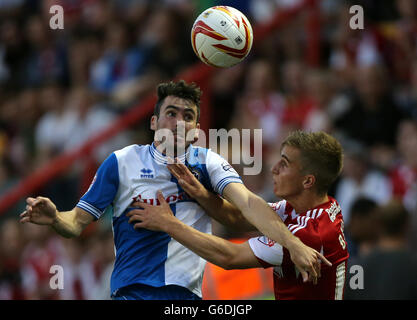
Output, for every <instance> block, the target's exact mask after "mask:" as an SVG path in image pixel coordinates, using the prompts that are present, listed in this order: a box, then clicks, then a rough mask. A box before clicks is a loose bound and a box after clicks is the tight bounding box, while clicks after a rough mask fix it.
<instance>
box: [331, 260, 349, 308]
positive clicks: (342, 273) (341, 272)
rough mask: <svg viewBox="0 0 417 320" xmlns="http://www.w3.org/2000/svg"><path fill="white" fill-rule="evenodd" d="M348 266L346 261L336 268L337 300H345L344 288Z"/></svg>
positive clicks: (335, 293) (335, 296)
mask: <svg viewBox="0 0 417 320" xmlns="http://www.w3.org/2000/svg"><path fill="white" fill-rule="evenodd" d="M345 277H346V266H345V261H343V262H342V263H341V264H339V265H338V266H337V268H336V289H335V292H334V299H335V300H342V299H343V288H344V286H345Z"/></svg>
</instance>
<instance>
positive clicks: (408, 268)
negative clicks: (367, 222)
mask: <svg viewBox="0 0 417 320" xmlns="http://www.w3.org/2000/svg"><path fill="white" fill-rule="evenodd" d="M377 214H378V220H379V224H380V228H381V234H380V238H379V240H378V244H377V247H376V248H375V249H374V250H372V252H371V253H369V254H368V255H367V256H365V257H363V258H361V259H359V260H358V262H357V264H358V265H360V266H362V267H363V271H364V273H363V275H364V286H363V289H361V290H359V289H357V290H352V291H351V292H352V295H351V296H350V298H351V299H355V300H363V299H366V300H368V299H378V300H397V299H398V300H415V299H417V273H416V270H417V260H416V257H415V256H414V255H413V254H412V253H411V252H410V250H409V248H408V247H407V235H408V234H407V231H408V227H409V224H408V223H409V214H408V212H407V211H406V210H405V208H404V207H403V206H402V204H401V203H399V202H398V201H393V202H390V203H389V204H387V205H385V206H383V207H381V208H380V210H379V212H378V213H377Z"/></svg>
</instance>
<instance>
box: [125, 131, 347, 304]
mask: <svg viewBox="0 0 417 320" xmlns="http://www.w3.org/2000/svg"><path fill="white" fill-rule="evenodd" d="M342 162H343V155H342V147H341V146H340V144H339V142H338V141H337V140H336V139H334V138H333V137H331V136H330V135H328V134H326V133H324V132H315V133H306V132H303V131H295V132H293V133H291V134H290V135H289V136H288V137H287V139H286V140H285V141H284V142H283V143H282V146H281V158H280V159H279V161H278V162H277V163H276V164H275V165H274V167H273V168H272V178H273V181H274V193H275V195H276V196H277V197H279V198H281V199H283V200H282V201H279V202H277V203H271V204H270V206H271V207H272V209H273V210H274V211H275V212H276V214H277V216H279V217H280V218H281V219H282V220H283V221H284V223H285V225H286V226H287V228H288V230H289V231H290V232H291V233H292V234H294V235H295V236H297V237H299V238H300V239H301V241H303V242H304V243H305V244H307V245H308V246H311V247H312V248H315V249H316V250H317V251H320V252H321V253H322V254H323V255H324V256H325V258H326V259H327V260H328V261H330V263H331V264H327V263H323V264H322V269H321V277H320V278H319V279H317V281H313V282H305V281H303V279H302V277H301V276H300V273H299V270H298V269H297V268H296V266H295V265H294V264H293V263H292V261H291V259H290V254H289V252H288V250H287V249H286V248H284V247H283V246H282V245H280V244H279V243H277V242H276V241H274V240H273V239H271V238H270V237H268V236H265V235H262V236H259V237H254V238H251V239H249V240H248V241H247V242H244V243H241V244H236V243H232V242H230V241H226V240H224V239H221V238H219V237H216V236H213V235H207V234H203V233H201V232H198V231H196V230H195V229H193V228H190V227H189V226H186V225H184V224H183V223H181V222H180V221H178V220H177V219H175V217H174V216H173V215H172V214H171V212H170V210H169V208H168V207H167V206H166V205H165V204H164V203H163V205H162V206H160V207H158V208H152V207H149V206H147V205H145V204H138V205H139V206H140V207H142V208H144V209H145V210H141V211H133V212H132V213H131V214H132V218H131V220H130V222H131V223H134V224H136V226H137V227H144V228H149V229H152V230H161V231H164V232H167V233H168V234H169V235H170V236H172V237H173V238H175V239H176V240H177V241H179V242H180V243H182V244H183V245H185V246H187V247H188V248H190V249H191V250H193V251H194V252H195V253H197V254H198V255H200V256H201V257H203V258H204V259H206V260H207V261H210V262H212V263H214V264H216V265H218V266H220V267H223V268H225V269H243V268H254V267H264V268H267V267H273V268H274V273H273V274H274V290H275V297H276V299H343V293H344V283H345V277H346V263H347V259H348V257H349V254H348V251H347V246H346V241H345V238H344V234H343V217H342V213H341V209H340V206H339V204H338V203H337V201H336V200H335V199H334V198H332V197H330V196H329V195H328V194H327V192H328V189H329V187H330V185H331V184H332V183H333V182H334V181H335V179H336V178H337V176H338V175H339V174H340V171H341V169H342ZM170 170H171V172H173V174H174V175H175V176H176V177H177V179H178V180H179V183H180V185H181V186H182V187H183V188H184V190H185V191H186V192H187V193H188V194H189V195H190V196H192V197H195V198H196V199H197V200H198V201H199V203H200V204H201V205H202V207H203V208H205V209H206V211H207V212H208V214H210V215H211V216H212V217H213V218H215V219H217V220H219V221H220V222H222V223H223V224H225V225H229V226H239V225H240V227H242V226H243V227H248V223H247V222H246V221H245V219H244V217H243V215H241V214H239V213H238V212H236V211H238V209H237V208H234V206H232V205H231V204H230V203H228V202H227V201H225V200H224V199H220V198H218V197H217V196H215V195H213V194H212V193H210V192H209V191H207V190H206V189H204V187H203V186H202V185H201V184H199V183H198V181H196V180H195V179H193V176H192V175H191V174H190V173H189V172H188V170H187V168H186V167H185V166H184V165H182V164H173V165H170ZM158 197H159V199H160V202H163V201H164V200H163V197H162V195H159V196H158ZM137 221H141V222H137ZM241 229H242V228H241Z"/></svg>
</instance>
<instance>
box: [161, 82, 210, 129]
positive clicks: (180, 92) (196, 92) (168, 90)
mask: <svg viewBox="0 0 417 320" xmlns="http://www.w3.org/2000/svg"><path fill="white" fill-rule="evenodd" d="M157 94H158V101H157V102H156V105H155V109H154V115H156V116H157V117H159V113H160V111H161V105H162V104H163V103H164V100H165V98H166V97H167V96H174V97H178V98H182V99H185V100H188V101H191V102H192V103H194V104H195V105H196V107H197V121H198V120H199V119H200V98H201V95H202V94H203V92H202V91H201V89H200V88H199V87H198V86H197V85H196V84H195V83H194V82H192V83H187V82H185V81H184V80H180V81H178V82H174V81H170V82H166V83H160V84H159V85H158V87H157Z"/></svg>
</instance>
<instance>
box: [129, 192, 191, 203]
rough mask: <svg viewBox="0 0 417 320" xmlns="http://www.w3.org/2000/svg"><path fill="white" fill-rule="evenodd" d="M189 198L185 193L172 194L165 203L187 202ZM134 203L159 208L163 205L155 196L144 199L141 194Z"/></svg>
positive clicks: (135, 198) (166, 198) (134, 199)
mask: <svg viewBox="0 0 417 320" xmlns="http://www.w3.org/2000/svg"><path fill="white" fill-rule="evenodd" d="M188 198H189V197H188V196H187V194H186V193H185V192H181V193H179V194H171V195H169V196H167V197H165V201H166V202H168V203H169V204H171V203H176V202H178V201H181V200H185V199H188ZM132 200H133V202H142V203H147V204H150V205H152V206H154V205H155V206H159V205H160V204H161V203H160V202H159V200H158V198H157V197H156V196H155V198H142V195H141V194H139V195H137V196H136V197H134V198H133V199H132Z"/></svg>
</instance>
